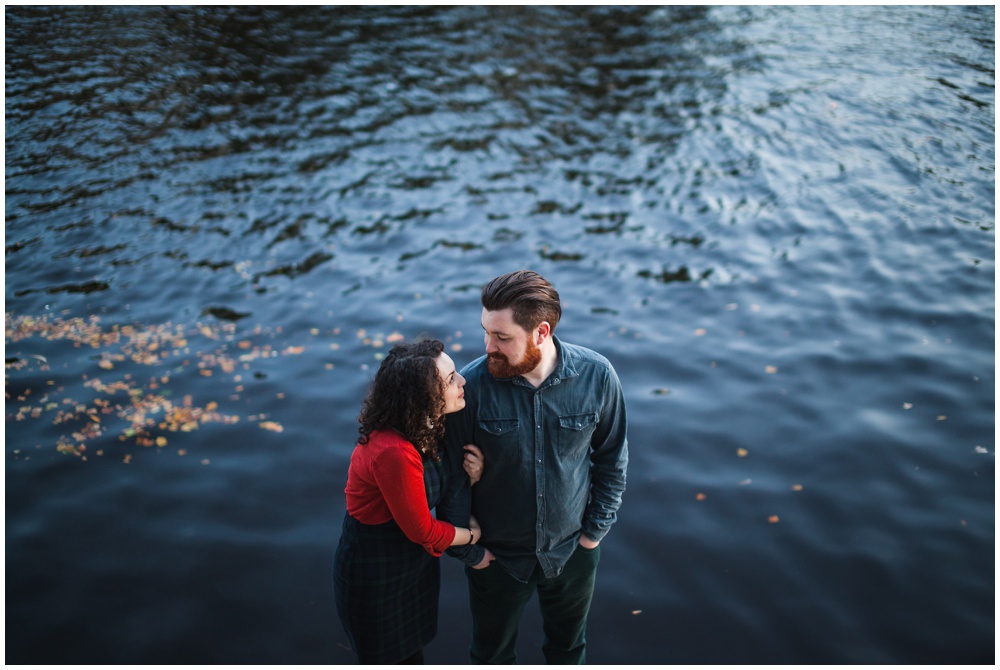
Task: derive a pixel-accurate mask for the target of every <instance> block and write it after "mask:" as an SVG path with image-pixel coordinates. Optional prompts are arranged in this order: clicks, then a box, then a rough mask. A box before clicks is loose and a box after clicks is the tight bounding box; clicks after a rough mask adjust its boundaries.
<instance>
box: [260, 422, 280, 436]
mask: <svg viewBox="0 0 1000 670" xmlns="http://www.w3.org/2000/svg"><path fill="white" fill-rule="evenodd" d="M260 427H261V428H263V429H264V430H273V431H274V432H275V433H280V432H282V431H283V430H285V428H284V427H283V426H282V425H281V424H280V423H278V422H277V421H261V422H260Z"/></svg>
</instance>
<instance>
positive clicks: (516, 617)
mask: <svg viewBox="0 0 1000 670" xmlns="http://www.w3.org/2000/svg"><path fill="white" fill-rule="evenodd" d="M600 560H601V547H600V546H598V547H596V548H595V549H584V548H583V547H580V546H577V548H576V551H574V552H573V555H572V556H571V557H570V559H569V562H568V563H567V564H566V567H565V568H563V571H562V574H560V575H559V576H558V577H555V578H552V579H549V578H548V577H545V576H544V575H543V574H542V569H541V567H540V566H535V570H534V572H532V573H531V577H530V578H529V579H528V583H527V584H525V583H523V582H519V581H518V580H516V579H514V578H513V577H511V576H510V574H509V573H508V572H507V571H506V570H504V569H503V568H502V567H500V564H499V563H496V562H494V563H493V564H492V565H491V566H490V567H488V568H483V569H482V570H474V569H472V568H470V567H466V568H465V574H466V576H467V577H468V579H469V602H470V604H471V607H472V647H471V648H470V650H469V653H470V655H471V657H472V662H473V663H481V664H504V665H511V664H514V663H516V662H517V653H516V650H515V647H516V643H517V625H518V623H519V622H520V620H521V613H522V612H523V611H524V606H525V605H526V604H527V603H528V601H529V600H530V599H531V596H532V595H533V594H534V593H538V604H539V606H540V607H541V610H542V632H543V633H544V639H543V641H542V653H544V654H545V660H546V661H547V662H548V663H550V664H561V665H582V664H583V663H585V662H586V653H585V652H586V645H587V640H586V633H587V614H588V613H589V612H590V601H591V598H592V597H593V595H594V577H595V576H596V575H597V564H598V562H600Z"/></svg>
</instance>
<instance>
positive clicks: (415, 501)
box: [372, 444, 455, 556]
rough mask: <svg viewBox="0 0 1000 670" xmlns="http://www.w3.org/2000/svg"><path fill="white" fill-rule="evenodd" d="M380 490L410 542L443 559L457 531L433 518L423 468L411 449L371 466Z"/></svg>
mask: <svg viewBox="0 0 1000 670" xmlns="http://www.w3.org/2000/svg"><path fill="white" fill-rule="evenodd" d="M372 466H373V467H372V470H373V473H374V476H375V481H376V483H377V484H378V488H379V490H380V491H381V492H382V495H383V497H384V498H385V502H386V504H387V505H388V506H389V511H390V512H391V513H392V518H393V521H395V522H396V523H397V524H398V525H399V527H400V528H401V529H402V531H403V534H404V535H406V537H407V539H409V540H410V541H411V542H415V543H417V544H419V545H421V546H422V547H423V548H424V549H426V550H427V551H428V553H430V554H433V555H434V556H440V555H441V554H443V553H444V550H445V549H447V548H448V547H450V546H451V543H452V541H454V539H455V527H454V526H452V525H451V524H450V523H445V522H444V521H438V520H437V519H435V518H434V517H433V516H431V511H430V509H428V507H427V492H426V490H425V489H424V465H423V463H422V462H421V460H420V454H419V453H417V450H416V449H414V448H413V446H412V445H409V444H406V446H405V447H402V448H399V447H393V448H389V449H386V450H385V451H383V452H382V453H381V454H379V456H378V458H377V460H376V461H375V462H374V463H373V464H372Z"/></svg>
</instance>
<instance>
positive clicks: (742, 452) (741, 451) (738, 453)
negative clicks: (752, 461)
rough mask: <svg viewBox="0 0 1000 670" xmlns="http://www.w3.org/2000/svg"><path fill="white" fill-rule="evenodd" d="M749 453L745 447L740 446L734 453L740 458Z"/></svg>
mask: <svg viewBox="0 0 1000 670" xmlns="http://www.w3.org/2000/svg"><path fill="white" fill-rule="evenodd" d="M749 453H750V452H749V451H747V450H746V449H744V448H742V447H740V448H739V449H737V450H736V455H737V456H739V457H740V458H745V457H746V455H747V454H749Z"/></svg>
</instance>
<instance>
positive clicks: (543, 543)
mask: <svg viewBox="0 0 1000 670" xmlns="http://www.w3.org/2000/svg"><path fill="white" fill-rule="evenodd" d="M553 339H554V342H555V345H556V351H557V353H558V362H557V365H556V369H555V371H554V372H553V373H552V374H551V375H550V376H549V377H548V379H546V380H545V381H544V382H543V383H542V385H541V386H540V387H538V388H537V389H536V388H535V387H534V386H532V385H531V384H530V383H528V382H527V381H525V380H524V378H522V377H513V378H507V379H497V378H495V377H494V376H493V375H492V374H491V373H490V372H489V370H488V369H487V366H486V357H485V356H483V357H481V358H479V359H477V360H475V361H473V362H472V363H470V364H469V365H468V366H466V367H465V369H463V370H462V376H464V377H465V379H466V385H465V400H466V406H465V408H464V409H463V410H461V411H459V412H456V413H454V414H449V415H447V417H446V421H447V423H446V428H445V455H446V461H447V463H448V467H449V470H450V471H451V474H452V475H453V477H452V481H453V482H464V484H463V485H461V486H458V487H452V490H451V491H450V492H449V494H448V495H447V496H446V499H445V500H444V501H442V503H441V504H439V505H438V509H437V515H438V518H439V519H442V520H445V521H449V522H450V523H454V524H455V525H458V526H466V525H467V524H468V517H469V513H470V509H471V513H472V514H473V515H474V516H475V517H476V518H477V520H478V521H479V523H480V525H481V526H482V529H483V537H482V541H481V542H479V543H477V544H475V545H468V546H456V547H452V548H451V549H449V550H448V553H449V554H451V555H452V556H455V557H457V558H460V559H461V560H462V561H464V562H465V563H466V564H468V565H476V564H478V563H479V562H480V561H481V560H482V559H483V555H484V548H488V549H489V550H490V551H492V552H493V554H494V555H495V556H496V558H497V561H498V562H499V564H500V565H501V566H502V567H503V568H504V569H506V570H507V572H509V573H510V574H511V575H513V576H514V577H515V578H516V579H518V580H520V581H523V582H527V581H528V578H529V577H530V576H531V573H532V571H533V570H534V568H535V565H536V563H537V564H540V565H541V568H542V571H543V572H544V574H545V576H546V577H555V576H557V575H559V574H560V573H561V572H562V569H563V567H564V566H565V565H566V562H567V561H568V560H569V557H570V556H571V555H572V553H573V551H574V550H575V549H576V546H577V541H578V539H579V537H580V534H581V533H582V534H584V535H586V536H587V537H588V538H590V539H592V540H594V541H600V540H601V539H602V538H603V537H604V536H605V535H606V534H607V532H608V530H609V529H610V528H611V524H613V523H614V522H615V519H616V514H617V511H618V508H619V506H620V505H621V499H622V493H623V492H624V491H625V469H626V466H627V464H628V440H627V438H626V435H625V432H626V417H625V400H624V397H623V395H622V389H621V383H620V382H619V380H618V375H617V374H616V373H615V370H614V368H613V367H612V366H611V363H609V362H608V360H607V359H606V358H604V357H603V356H601V355H600V354H598V353H596V352H594V351H591V350H590V349H586V348H584V347H580V346H575V345H572V344H568V343H565V342H561V341H560V340H559V339H557V338H553ZM466 444H475V445H476V446H478V447H479V448H480V449H482V450H483V457H484V467H483V475H482V478H481V479H480V480H479V482H478V483H477V484H476V485H475V486H472V487H471V488H470V486H469V483H468V477H466V476H461V475H464V473H463V472H462V457H463V450H462V447H463V446H464V445H466Z"/></svg>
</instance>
